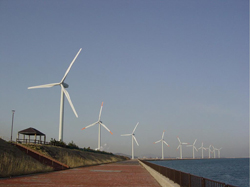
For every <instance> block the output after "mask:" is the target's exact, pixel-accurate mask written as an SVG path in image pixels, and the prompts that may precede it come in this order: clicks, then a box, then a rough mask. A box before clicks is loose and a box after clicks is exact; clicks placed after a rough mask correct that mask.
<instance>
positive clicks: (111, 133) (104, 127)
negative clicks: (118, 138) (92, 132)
mask: <svg viewBox="0 0 250 187" xmlns="http://www.w3.org/2000/svg"><path fill="white" fill-rule="evenodd" d="M100 124H101V125H102V126H103V127H104V128H105V129H106V130H107V131H109V133H110V134H113V133H112V132H111V131H110V130H109V129H108V127H106V125H104V124H103V123H100Z"/></svg>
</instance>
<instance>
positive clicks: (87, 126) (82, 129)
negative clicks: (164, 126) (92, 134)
mask: <svg viewBox="0 0 250 187" xmlns="http://www.w3.org/2000/svg"><path fill="white" fill-rule="evenodd" d="M97 123H98V121H97V122H95V123H92V124H90V125H88V126H87V127H84V128H82V130H84V129H87V128H89V127H92V126H94V125H95V124H97Z"/></svg>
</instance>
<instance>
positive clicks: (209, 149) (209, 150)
mask: <svg viewBox="0 0 250 187" xmlns="http://www.w3.org/2000/svg"><path fill="white" fill-rule="evenodd" d="M211 147H212V145H209V147H208V148H206V149H208V158H211V156H210V153H211V152H212V151H211Z"/></svg>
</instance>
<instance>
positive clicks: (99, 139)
mask: <svg viewBox="0 0 250 187" xmlns="http://www.w3.org/2000/svg"><path fill="white" fill-rule="evenodd" d="M102 107H103V102H102V105H101V109H100V113H99V118H98V121H97V122H95V123H92V124H90V125H88V126H87V127H84V128H82V130H84V129H87V128H89V127H92V126H94V125H95V124H99V134H98V148H97V149H98V150H100V148H101V126H103V127H104V128H105V129H106V130H107V131H109V132H110V134H113V133H112V132H111V131H110V130H109V129H108V127H106V125H104V124H103V123H102V121H101V114H102Z"/></svg>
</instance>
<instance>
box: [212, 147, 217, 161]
mask: <svg viewBox="0 0 250 187" xmlns="http://www.w3.org/2000/svg"><path fill="white" fill-rule="evenodd" d="M212 147H213V153H214V158H215V157H216V156H215V151H216V150H217V149H216V148H215V147H214V146H212Z"/></svg>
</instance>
